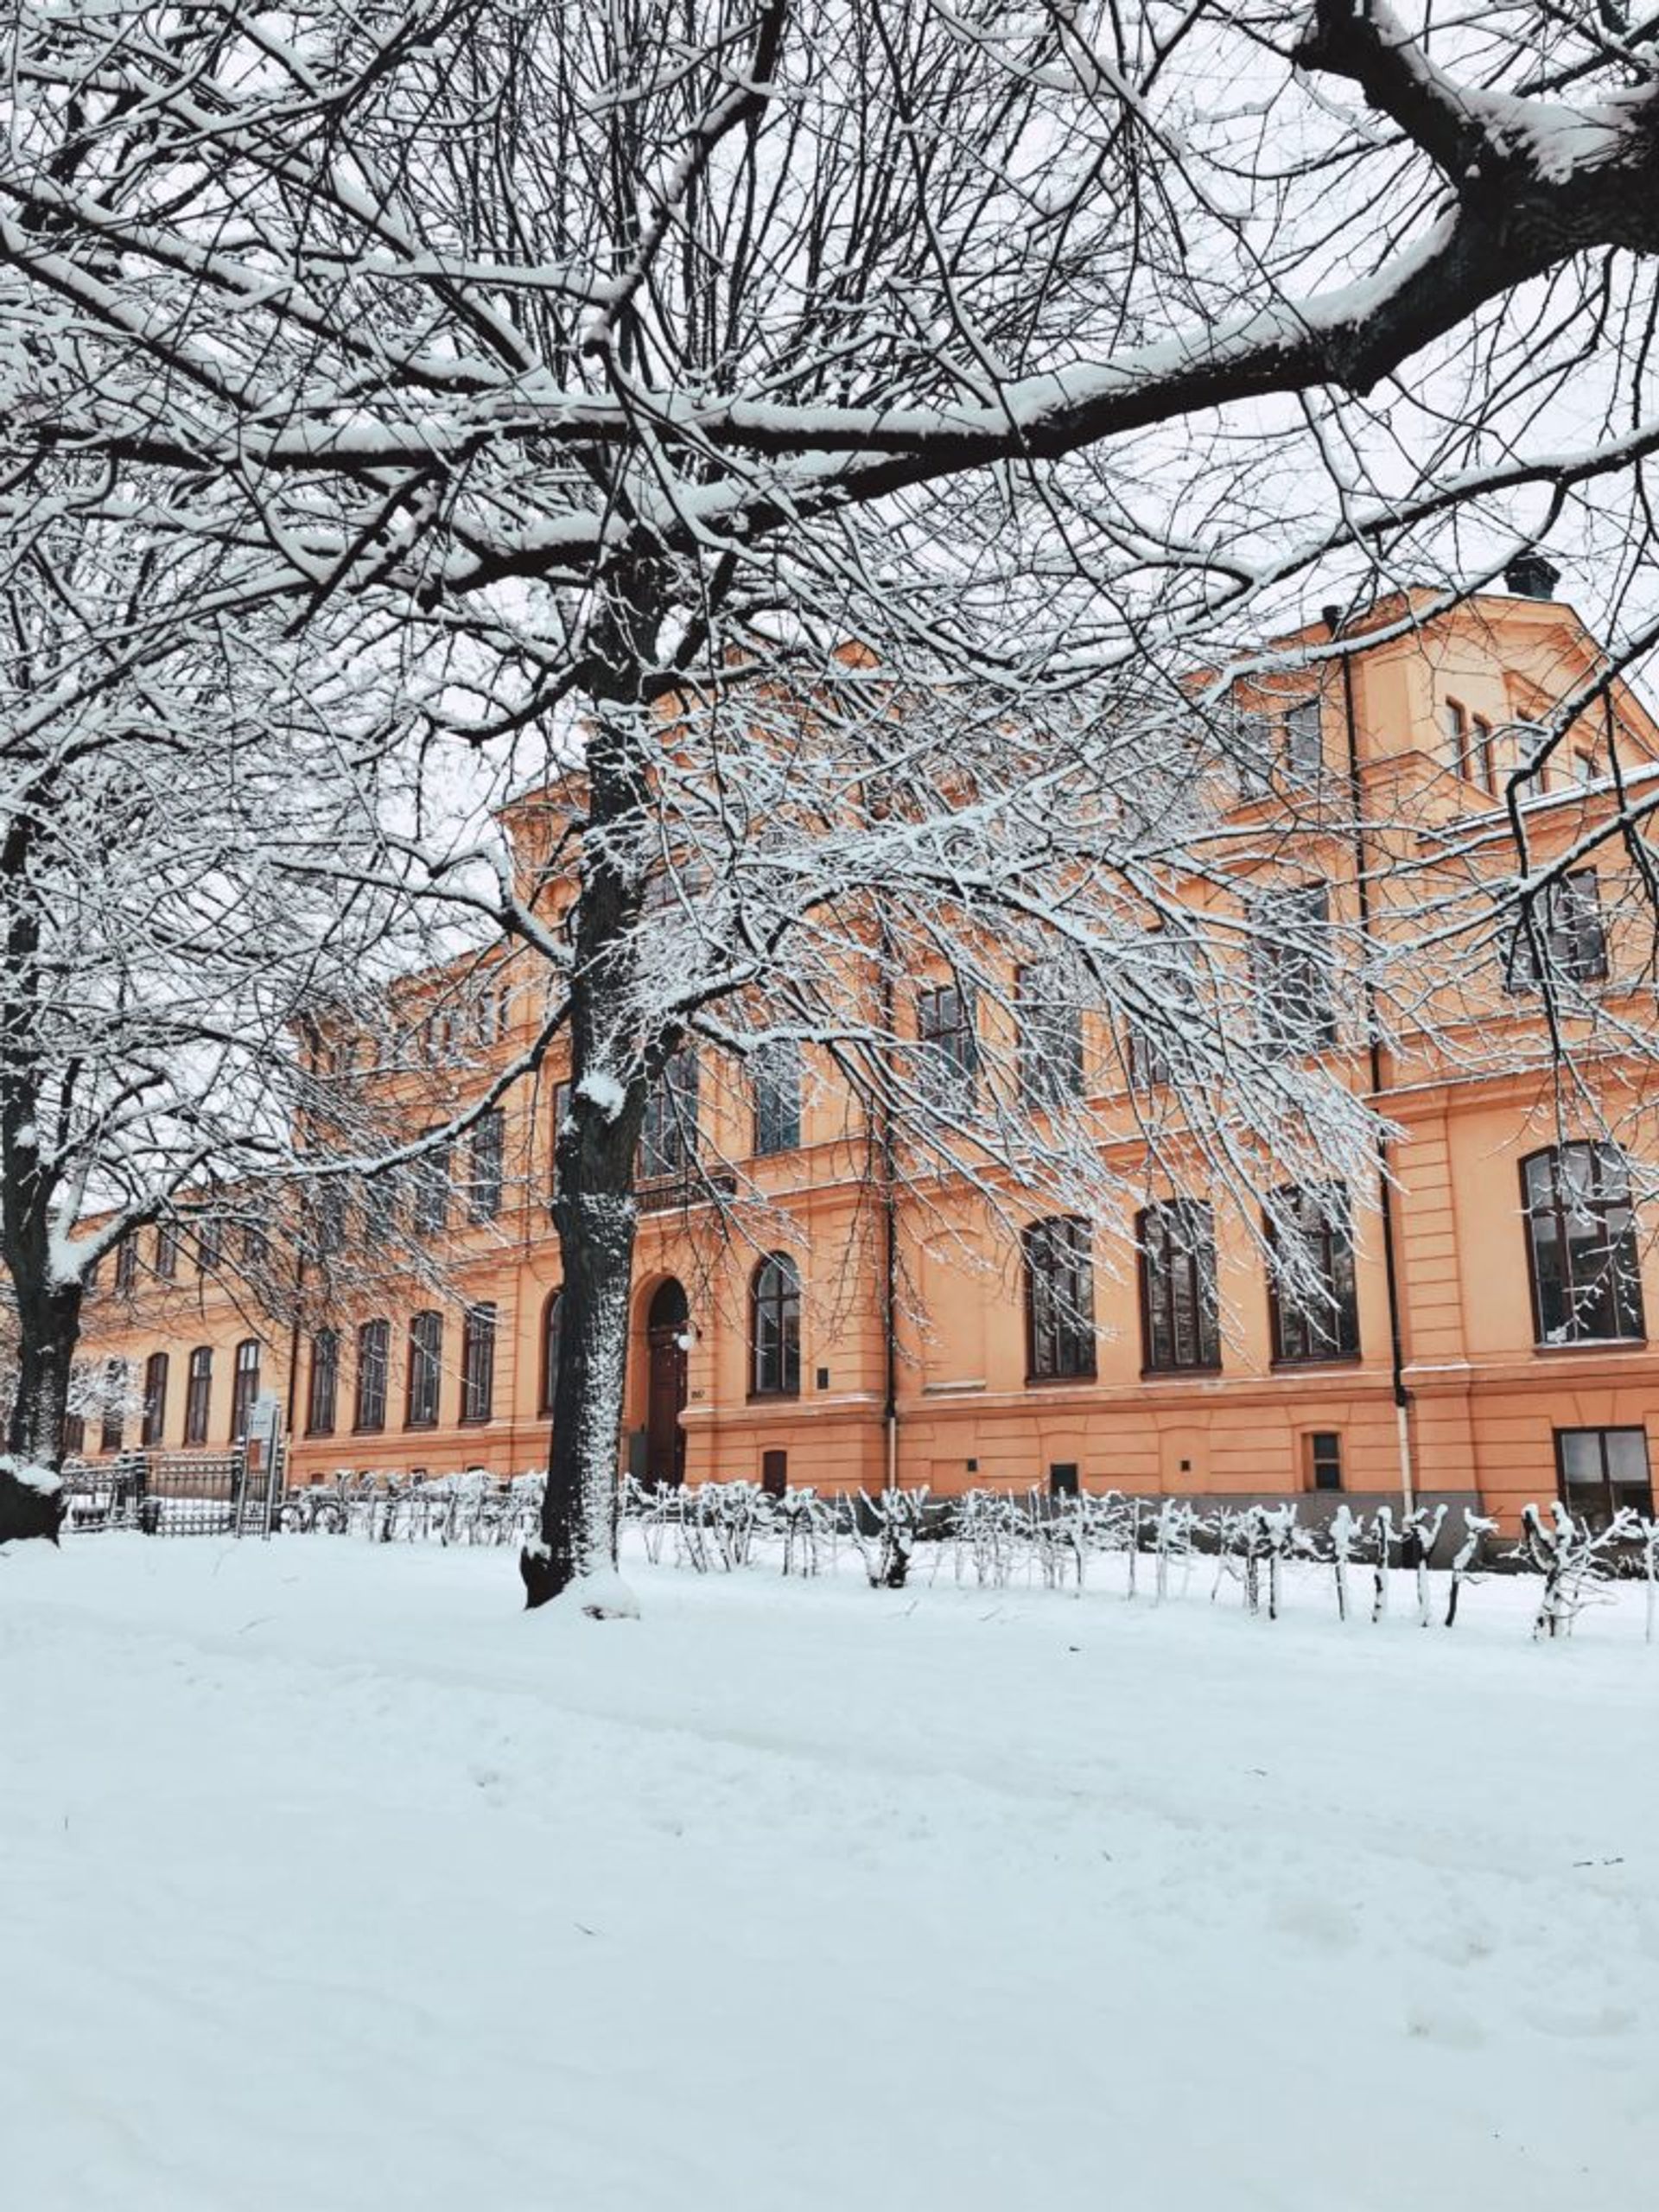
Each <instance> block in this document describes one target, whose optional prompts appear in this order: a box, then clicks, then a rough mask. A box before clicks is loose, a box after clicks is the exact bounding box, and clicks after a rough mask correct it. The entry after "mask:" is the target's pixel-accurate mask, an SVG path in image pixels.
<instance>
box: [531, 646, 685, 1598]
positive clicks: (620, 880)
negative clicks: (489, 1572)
mask: <svg viewBox="0 0 1659 2212" xmlns="http://www.w3.org/2000/svg"><path fill="white" fill-rule="evenodd" d="M624 615H625V616H626V619H627V620H628V621H629V622H632V620H637V619H638V618H637V615H635V613H633V612H632V610H627V609H625V610H624ZM622 623H623V618H621V617H618V616H615V615H613V616H612V617H611V618H610V626H611V628H610V639H609V642H610V645H611V649H612V658H611V662H610V669H611V671H612V672H610V673H609V674H607V675H606V676H605V677H603V678H602V679H596V680H595V681H594V684H593V685H592V694H593V696H594V728H593V731H592V734H591V735H590V738H589V741H588V816H587V821H586V823H585V825H584V829H583V836H582V862H581V872H580V882H579V889H578V894H577V905H576V910H575V915H574V917H573V925H574V926H573V931H572V936H573V945H572V951H573V958H572V963H571V976H570V984H569V1034H570V1088H569V1107H568V1109H567V1111H566V1113H565V1115H564V1117H563V1123H562V1126H561V1127H560V1129H559V1132H558V1138H557V1157H556V1164H555V1174H556V1187H555V1197H554V1205H553V1217H554V1221H555V1224H556V1227H557V1230H558V1236H559V1251H560V1255H561V1258H562V1260H563V1296H562V1298H561V1300H560V1304H559V1372H558V1381H557V1383H556V1386H555V1391H554V1400H553V1437H552V1445H551V1450H550V1457H549V1464H548V1476H547V1495H546V1498H545V1501H544V1503H543V1509H542V1527H541V1535H540V1537H539V1538H538V1540H537V1541H536V1542H535V1543H533V1544H529V1545H526V1546H525V1548H524V1553H523V1554H522V1556H521V1558H520V1560H519V1563H518V1564H519V1572H520V1573H521V1574H522V1575H523V1577H524V1592H525V1603H526V1605H532V1606H534V1605H545V1604H547V1602H548V1601H549V1599H553V1598H556V1597H558V1596H559V1595H560V1593H561V1592H563V1591H564V1590H567V1589H569V1588H570V1587H571V1586H573V1585H586V1586H587V1594H586V1596H585V1598H584V1610H585V1611H588V1612H591V1613H594V1614H595V1615H601V1616H602V1615H605V1614H609V1613H619V1612H631V1611H632V1610H633V1605H632V1599H630V1598H629V1597H628V1595H627V1592H626V1590H625V1589H624V1588H623V1587H622V1586H621V1585H620V1583H619V1582H618V1581H617V1580H616V1574H615V1569H616V1510H617V1495H616V1493H617V1479H618V1472H619V1465H618V1463H619V1455H620V1438H621V1425H622V1398H623V1391H624V1388H625V1385H626V1376H627V1358H628V1299H629V1294H630V1291H631V1289H632V1281H633V1234H634V1196H633V1183H634V1156H635V1150H636V1147H637V1146H638V1143H639V1128H640V1123H641V1121H642V1120H643V1118H644V1115H645V1096H646V1092H647V1090H648V1089H649V1086H650V1082H651V1079H652V1076H653V1075H654V1073H655V1071H656V1068H657V1066H658V1064H659V1063H660V1058H661V1052H662V1049H663V1048H662V1045H661V1041H660V1040H658V1039H654V1038H651V1037H649V1034H648V1033H649V1032H650V1030H651V1027H652V1023H651V1012H650V1009H649V1008H648V1007H645V1005H644V1004H643V1003H642V1001H641V996H640V988H639V982H640V979H639V954H638V944H637V931H638V928H639V912H640V906H641V901H642V899H643V895H644V889H645V865H646V863H645V855H646V854H647V852H648V850H649V849H650V848H649V845H648V842H647V840H646V838H645V835H644V830H645V823H646V821H647V818H648V814H649V809H650V804H651V785H650V770H651V763H652V745H653V742H660V735H659V734H658V735H655V736H654V734H653V731H652V724H651V721H650V718H649V715H648V713H647V711H646V710H645V708H644V706H643V704H642V702H641V701H640V699H639V696H638V690H637V676H636V675H635V674H633V673H632V670H633V668H634V667H635V666H637V663H636V662H634V661H633V659H632V656H630V655H628V654H627V653H626V651H625V650H624V645H623V640H624V628H623V626H622ZM625 667H626V669H628V671H629V672H628V673H626V674H625V673H622V672H620V670H621V669H623V668H625Z"/></svg>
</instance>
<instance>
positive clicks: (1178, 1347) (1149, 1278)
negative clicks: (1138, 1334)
mask: <svg viewBox="0 0 1659 2212" xmlns="http://www.w3.org/2000/svg"><path fill="white" fill-rule="evenodd" d="M1138 1242H1139V1244H1140V1248H1141V1324H1142V1330H1143V1338H1142V1344H1143V1355H1144V1357H1145V1361H1146V1365H1147V1370H1148V1371H1149V1372H1150V1373H1153V1374H1179V1373H1181V1372H1182V1371H1183V1370H1198V1371H1200V1372H1203V1371H1205V1370H1214V1369H1216V1368H1218V1367H1219V1366H1220V1365H1221V1327H1220V1322H1219V1319H1218V1317H1217V1301H1216V1239H1215V1228H1214V1224H1213V1222H1212V1220H1211V1212H1210V1209H1209V1207H1208V1206H1206V1205H1198V1204H1196V1203H1194V1202H1193V1201H1192V1200H1190V1199H1176V1200H1174V1201H1173V1203H1172V1204H1170V1205H1161V1206H1148V1207H1147V1210H1146V1211H1145V1212H1144V1213H1143V1214H1142V1215H1141V1219H1140V1223H1139V1225H1138Z"/></svg>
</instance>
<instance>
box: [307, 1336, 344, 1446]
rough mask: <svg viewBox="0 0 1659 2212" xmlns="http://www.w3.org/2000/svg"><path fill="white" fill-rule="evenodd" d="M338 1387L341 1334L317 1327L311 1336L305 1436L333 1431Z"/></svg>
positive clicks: (328, 1433) (327, 1433)
mask: <svg viewBox="0 0 1659 2212" xmlns="http://www.w3.org/2000/svg"><path fill="white" fill-rule="evenodd" d="M339 1387H340V1338H339V1337H338V1336H337V1335H336V1333H335V1332H334V1330H333V1329H320V1330H319V1331H318V1332H317V1333H316V1335H315V1337H313V1338H312V1339H311V1388H310V1390H309V1392H308V1395H307V1397H306V1402H305V1433H306V1434H307V1435H308V1436H332V1435H333V1434H334V1400H335V1397H336V1395H337V1394H338V1391H339Z"/></svg>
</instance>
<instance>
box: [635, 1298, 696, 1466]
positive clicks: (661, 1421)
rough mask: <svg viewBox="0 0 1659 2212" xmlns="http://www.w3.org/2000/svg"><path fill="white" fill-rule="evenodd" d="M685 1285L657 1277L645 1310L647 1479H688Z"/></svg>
mask: <svg viewBox="0 0 1659 2212" xmlns="http://www.w3.org/2000/svg"><path fill="white" fill-rule="evenodd" d="M690 1318H691V1317H690V1307H689V1306H687V1304H686V1302H685V1291H684V1289H683V1286H682V1285H681V1284H679V1283H677V1282H676V1281H675V1280H674V1278H673V1276H672V1275H671V1276H670V1277H669V1279H668V1281H666V1282H663V1283H658V1286H657V1289H656V1291H655V1293H654V1294H653V1295H652V1301H651V1304H650V1306H648V1307H647V1308H646V1310H645V1345H646V1357H647V1362H648V1365H647V1370H646V1384H645V1480H646V1481H647V1482H648V1483H651V1484H657V1483H672V1484H674V1485H675V1486H676V1487H678V1485H679V1484H681V1483H682V1482H683V1480H684V1479H685V1431H684V1429H683V1428H682V1427H681V1426H680V1415H681V1414H683V1412H684V1410H685V1366H686V1360H685V1338H686V1332H687V1325H688V1323H689V1322H690Z"/></svg>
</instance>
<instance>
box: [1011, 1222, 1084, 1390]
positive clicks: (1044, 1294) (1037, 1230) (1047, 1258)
mask: <svg viewBox="0 0 1659 2212" xmlns="http://www.w3.org/2000/svg"><path fill="white" fill-rule="evenodd" d="M1024 1241H1025V1261H1026V1326H1027V1357H1028V1363H1029V1371H1030V1374H1031V1376H1032V1378H1033V1380H1034V1381H1044V1380H1047V1379H1050V1378H1052V1377H1061V1376H1074V1377H1084V1378H1086V1377H1088V1376H1092V1375H1093V1373H1094V1372H1095V1282H1094V1258H1093V1251H1092V1243H1093V1239H1092V1235H1091V1232H1090V1225H1089V1224H1088V1223H1087V1222H1086V1221H1078V1220H1077V1219H1075V1218H1074V1217H1071V1216H1069V1215H1057V1216H1054V1217H1052V1218H1051V1219H1049V1220H1046V1221H1034V1222H1033V1223H1032V1224H1031V1226H1030V1227H1029V1228H1028V1229H1027V1230H1026V1232H1025V1240H1024Z"/></svg>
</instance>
